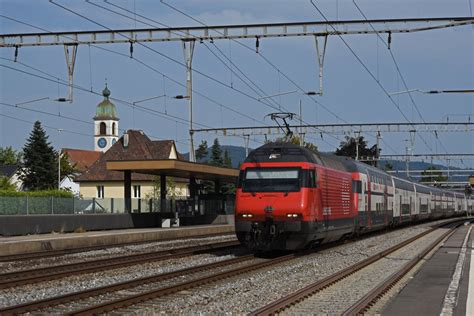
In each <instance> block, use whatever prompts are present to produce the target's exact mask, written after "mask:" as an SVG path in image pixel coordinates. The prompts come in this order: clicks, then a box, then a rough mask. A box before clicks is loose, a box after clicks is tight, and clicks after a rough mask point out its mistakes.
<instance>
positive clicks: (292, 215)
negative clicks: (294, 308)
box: [286, 213, 301, 218]
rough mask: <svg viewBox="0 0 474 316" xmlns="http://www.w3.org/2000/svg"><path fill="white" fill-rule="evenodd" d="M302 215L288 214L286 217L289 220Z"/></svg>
mask: <svg viewBox="0 0 474 316" xmlns="http://www.w3.org/2000/svg"><path fill="white" fill-rule="evenodd" d="M300 216H301V214H298V213H288V214H286V217H288V218H297V217H300Z"/></svg>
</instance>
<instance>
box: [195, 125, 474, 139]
mask: <svg viewBox="0 0 474 316" xmlns="http://www.w3.org/2000/svg"><path fill="white" fill-rule="evenodd" d="M414 127H416V130H414ZM289 128H291V129H298V130H299V131H300V132H301V133H307V134H314V133H325V134H333V135H348V134H354V133H407V132H410V133H412V134H413V133H414V132H418V133H423V132H430V133H433V132H434V133H436V134H438V133H440V132H474V122H435V123H428V122H423V123H361V124H350V123H347V124H321V125H289ZM192 132H193V133H216V134H221V135H227V136H242V135H246V134H248V135H271V134H275V135H278V134H280V135H281V134H285V131H284V130H283V131H282V130H280V128H277V127H275V126H246V127H227V128H224V127H223V128H208V129H195V130H193V131H192Z"/></svg>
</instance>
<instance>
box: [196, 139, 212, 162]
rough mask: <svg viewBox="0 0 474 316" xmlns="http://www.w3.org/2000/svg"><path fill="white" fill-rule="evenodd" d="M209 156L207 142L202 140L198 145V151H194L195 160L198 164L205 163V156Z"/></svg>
mask: <svg viewBox="0 0 474 316" xmlns="http://www.w3.org/2000/svg"><path fill="white" fill-rule="evenodd" d="M208 154H209V148H208V147H207V141H206V140H203V141H201V144H199V147H198V149H197V150H196V160H197V161H198V162H204V163H206V162H207V159H206V158H207V155H208Z"/></svg>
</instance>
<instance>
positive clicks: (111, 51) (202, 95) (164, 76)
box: [0, 15, 261, 143]
mask: <svg viewBox="0 0 474 316" xmlns="http://www.w3.org/2000/svg"><path fill="white" fill-rule="evenodd" d="M0 17H4V18H6V19H9V20H11V21H14V22H16V23H20V24H24V25H27V26H29V27H32V28H35V29H39V30H42V31H45V32H47V33H51V31H49V30H47V29H45V28H41V27H38V26H35V25H32V24H29V23H26V22H23V21H20V20H18V19H14V18H10V17H6V16H3V15H0ZM91 46H92V47H93V48H96V49H99V50H104V51H107V52H109V53H113V54H117V55H121V56H124V57H127V58H128V55H125V54H122V53H119V52H116V51H113V50H109V49H107V48H103V47H100V46H96V45H91ZM3 59H5V60H8V61H11V60H10V59H7V58H3ZM133 60H134V61H135V62H138V63H140V64H142V65H143V66H144V67H147V68H149V69H150V70H152V71H154V72H157V73H159V74H160V75H162V76H163V78H167V79H168V80H170V81H172V82H174V83H176V84H177V85H180V86H183V87H185V85H184V84H182V83H181V82H179V81H178V80H176V79H174V78H172V77H170V76H167V75H166V74H164V73H162V72H160V71H158V70H157V69H156V68H153V67H151V66H150V65H148V64H146V63H144V62H142V61H141V60H139V59H137V58H134V59H133ZM17 63H19V62H17ZM20 64H22V65H23V66H25V67H28V68H30V69H33V70H35V71H38V72H40V73H42V74H45V75H47V76H49V77H52V78H55V79H57V80H58V88H59V85H60V83H59V80H62V79H60V78H58V77H56V76H53V75H50V74H48V73H46V72H44V71H42V70H39V69H37V68H35V67H32V66H29V65H26V64H24V63H20ZM43 79H44V78H43ZM62 81H63V82H65V81H64V80H62ZM61 84H63V85H64V83H61ZM76 88H77V86H76ZM84 91H85V90H84ZM89 92H92V93H94V94H98V93H96V92H94V91H92V90H91V91H89ZM194 93H195V94H198V95H199V96H201V97H203V98H205V99H206V100H208V101H210V102H212V103H215V104H216V105H219V106H223V107H225V108H227V109H229V110H231V111H233V112H235V113H237V114H240V113H239V112H238V111H235V110H234V109H232V108H230V107H227V106H225V105H224V104H222V103H220V102H219V101H216V100H214V99H212V98H210V97H208V96H207V95H205V94H202V93H200V92H198V91H194ZM112 99H113V98H112ZM165 103H166V99H165ZM164 114H165V115H168V114H167V113H166V110H165V113H164ZM182 120H183V121H186V120H184V119H182ZM253 121H255V119H253ZM180 124H183V123H181V122H180ZM183 125H184V124H183ZM197 125H199V124H197ZM201 126H205V125H201ZM252 141H253V142H255V143H261V142H259V141H257V140H256V139H252Z"/></svg>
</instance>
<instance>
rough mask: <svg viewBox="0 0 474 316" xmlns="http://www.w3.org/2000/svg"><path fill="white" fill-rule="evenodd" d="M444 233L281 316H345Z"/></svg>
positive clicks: (340, 283) (399, 253) (439, 232)
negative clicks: (357, 303) (370, 292)
mask: <svg viewBox="0 0 474 316" xmlns="http://www.w3.org/2000/svg"><path fill="white" fill-rule="evenodd" d="M444 232H445V231H444V230H442V231H441V230H439V231H436V232H433V233H432V234H430V235H429V236H424V237H422V238H421V239H419V240H417V241H415V242H414V243H412V244H410V245H409V246H407V247H404V248H403V249H400V250H398V251H396V252H394V253H393V254H391V255H389V256H387V257H385V258H382V259H381V260H379V261H377V262H375V263H373V264H371V265H370V266H368V267H365V268H364V269H362V270H360V271H358V272H357V273H354V274H352V275H350V276H348V277H347V278H345V279H343V280H341V281H339V282H338V283H336V284H334V285H333V286H331V287H329V288H326V289H325V290H323V291H320V292H318V293H316V294H314V295H312V296H311V297H309V298H307V299H306V300H304V301H302V302H301V303H300V304H297V305H294V306H292V307H291V308H289V309H288V310H285V311H284V313H282V315H305V314H306V315H307V314H330V315H341V314H343V313H344V311H345V310H347V309H348V308H349V307H350V306H352V304H354V303H356V302H357V301H358V300H359V299H360V298H362V297H363V296H364V295H365V294H366V293H368V292H369V291H371V290H372V289H374V288H376V287H377V286H378V285H379V284H381V283H382V282H383V281H384V280H385V279H386V278H388V277H389V276H390V275H391V274H393V273H395V272H396V271H399V270H400V269H402V268H403V266H405V265H406V264H407V263H408V262H409V261H410V260H411V259H413V258H414V257H416V256H417V255H418V254H419V253H420V252H422V251H423V250H424V249H426V248H427V247H428V246H429V245H430V244H431V243H432V242H433V240H435V239H436V238H438V237H440V236H441V235H442V234H443V233H444Z"/></svg>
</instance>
